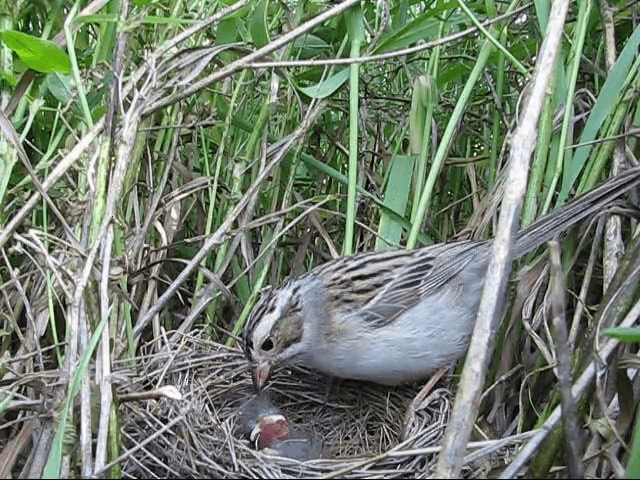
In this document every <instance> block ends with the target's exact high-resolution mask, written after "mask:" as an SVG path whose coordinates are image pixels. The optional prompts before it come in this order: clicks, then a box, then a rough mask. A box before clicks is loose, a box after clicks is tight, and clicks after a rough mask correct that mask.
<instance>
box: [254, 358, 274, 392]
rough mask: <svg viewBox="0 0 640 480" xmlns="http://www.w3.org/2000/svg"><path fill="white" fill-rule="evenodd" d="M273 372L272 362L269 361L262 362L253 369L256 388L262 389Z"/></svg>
mask: <svg viewBox="0 0 640 480" xmlns="http://www.w3.org/2000/svg"><path fill="white" fill-rule="evenodd" d="M270 374H271V364H270V363H269V362H261V363H259V364H258V366H257V367H256V368H255V370H254V371H253V384H254V385H255V387H256V390H258V391H260V390H262V387H264V384H265V383H267V380H269V375H270Z"/></svg>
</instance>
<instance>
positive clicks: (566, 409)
mask: <svg viewBox="0 0 640 480" xmlns="http://www.w3.org/2000/svg"><path fill="white" fill-rule="evenodd" d="M549 252H550V259H549V260H550V270H551V311H552V318H553V319H552V322H553V329H552V332H553V337H554V343H555V348H556V359H557V364H558V365H557V369H558V382H559V384H560V394H561V396H562V416H563V418H564V442H565V445H566V446H567V463H568V464H569V477H570V478H583V477H584V466H583V464H582V461H581V458H582V451H583V442H582V438H581V437H582V436H581V432H580V428H579V427H578V419H577V415H576V404H575V400H574V398H573V395H571V384H572V383H573V382H572V379H571V365H570V361H571V359H570V352H569V342H568V338H567V324H566V316H565V297H564V291H565V280H564V273H563V272H562V265H561V262H560V245H559V244H558V241H557V240H552V241H550V242H549Z"/></svg>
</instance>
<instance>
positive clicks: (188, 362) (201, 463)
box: [114, 334, 513, 478]
mask: <svg viewBox="0 0 640 480" xmlns="http://www.w3.org/2000/svg"><path fill="white" fill-rule="evenodd" d="M146 351H148V352H149V353H143V354H142V355H141V356H140V357H138V358H136V359H135V361H133V362H132V361H131V360H129V361H127V362H123V363H122V364H119V365H118V366H117V368H116V369H115V372H114V373H115V375H114V378H119V379H120V380H124V379H126V381H121V382H118V383H119V386H118V388H117V392H118V394H119V396H120V397H121V398H122V399H123V401H121V403H120V407H119V408H120V412H119V413H120V415H119V417H120V419H121V422H122V428H121V431H122V449H123V450H122V453H123V455H122V456H121V458H122V460H121V465H122V474H123V476H125V477H132V478H153V477H162V478H211V477H217V478H220V477H223V478H238V477H242V478H247V477H260V478H300V477H307V478H308V477H328V478H332V477H339V478H363V477H364V478H397V477H407V476H411V477H423V478H424V477H427V476H429V475H430V474H431V473H432V471H433V468H434V465H435V462H436V461H437V454H436V451H437V448H436V447H437V445H438V444H439V443H440V440H441V439H442V436H443V434H444V429H445V427H446V423H447V421H448V418H449V412H450V404H451V394H450V392H449V391H448V390H447V389H446V388H442V387H439V388H435V389H434V390H432V392H431V393H430V394H429V395H428V396H427V397H426V398H425V399H424V400H423V401H422V402H421V403H420V404H419V405H417V408H416V411H415V415H413V416H412V420H411V421H410V422H409V423H408V424H407V429H406V432H405V436H404V438H405V440H404V441H402V442H401V441H400V438H401V435H402V432H401V431H402V428H403V427H402V425H403V417H404V415H405V413H406V411H407V408H408V406H409V405H410V404H411V402H412V400H413V398H414V397H415V395H416V393H417V392H418V391H419V390H420V388H421V385H414V386H402V387H385V386H380V385H375V384H368V383H363V382H351V381H340V382H333V384H332V385H329V384H328V381H329V379H328V378H327V377H325V376H323V375H320V374H316V373H314V372H311V371H307V370H303V369H280V370H279V371H278V370H277V371H276V372H275V373H274V376H273V378H272V380H271V383H270V386H269V389H268V391H269V394H270V397H271V398H272V401H273V403H274V404H275V405H277V406H278V407H279V408H281V409H282V410H283V412H284V414H285V416H286V418H287V419H288V421H289V422H290V424H292V425H295V426H297V427H300V428H302V429H304V430H306V431H310V432H312V433H313V434H314V435H316V436H317V438H319V439H321V441H322V442H323V446H324V451H325V456H324V457H323V458H321V459H314V460H309V461H305V462H299V461H296V460H291V459H286V458H280V457H276V456H272V455H269V454H266V453H264V451H259V450H256V448H255V446H254V445H252V444H251V442H250V441H249V440H248V439H247V438H246V436H245V435H243V432H241V431H240V428H239V425H238V413H239V409H240V408H241V406H242V405H243V404H244V402H246V401H247V399H249V398H251V396H252V395H254V393H255V392H254V390H253V385H252V383H251V375H250V372H249V366H248V364H247V362H246V360H245V358H244V356H243V354H242V352H241V351H240V350H239V349H231V348H227V347H225V346H223V345H220V344H217V343H215V342H211V341H207V340H205V339H203V335H201V334H193V335H190V336H185V337H183V339H182V341H180V342H179V343H177V344H175V345H173V346H171V347H168V346H166V345H164V346H158V345H157V344H156V346H155V347H154V348H145V349H143V352H146ZM163 386H164V387H166V386H173V387H175V388H176V389H177V390H178V392H180V394H181V397H182V399H179V400H177V399H172V398H166V397H162V396H161V397H159V398H154V399H148V400H139V399H138V400H131V398H132V396H135V395H132V394H136V393H139V392H144V391H150V390H155V389H158V388H160V387H163ZM127 400H129V401H127ZM511 447H513V444H511ZM507 450H508V448H507ZM501 451H502V453H501ZM504 452H505V447H501V448H500V449H499V450H497V451H496V449H495V448H494V449H489V451H488V453H487V454H486V455H483V454H482V453H481V452H480V455H476V458H475V459H474V460H472V461H471V462H467V464H466V465H465V469H464V474H465V476H467V477H470V476H472V477H475V476H485V475H486V470H487V467H486V465H487V464H488V463H487V462H488V460H489V459H490V458H492V457H495V456H496V454H498V455H504ZM325 457H326V458H325ZM489 463H491V462H490V461H489ZM483 472H484V474H483Z"/></svg>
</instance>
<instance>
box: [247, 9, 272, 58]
mask: <svg viewBox="0 0 640 480" xmlns="http://www.w3.org/2000/svg"><path fill="white" fill-rule="evenodd" d="M268 6H269V5H268V0H260V1H259V2H258V4H257V5H256V8H255V10H254V11H253V14H252V15H251V22H250V23H249V32H251V40H252V41H253V44H254V45H255V46H256V47H258V48H260V47H263V46H265V45H266V44H267V43H269V31H268V29H267V8H268Z"/></svg>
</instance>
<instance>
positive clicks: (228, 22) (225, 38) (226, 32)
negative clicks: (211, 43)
mask: <svg viewBox="0 0 640 480" xmlns="http://www.w3.org/2000/svg"><path fill="white" fill-rule="evenodd" d="M237 39H238V19H237V18H235V17H228V18H223V19H222V20H221V21H220V23H218V26H217V27H216V43H218V44H220V45H223V44H227V43H234V42H235V41H236V40H237Z"/></svg>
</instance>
